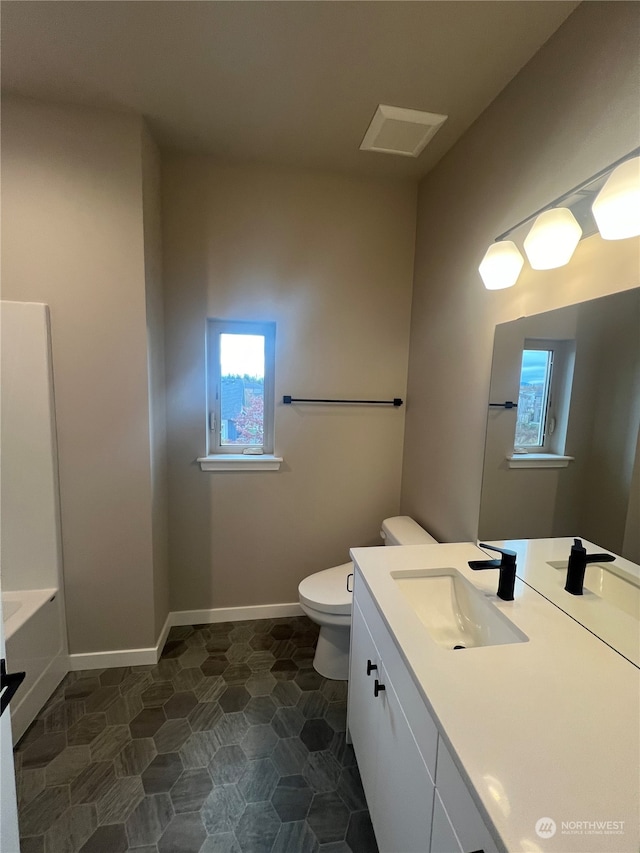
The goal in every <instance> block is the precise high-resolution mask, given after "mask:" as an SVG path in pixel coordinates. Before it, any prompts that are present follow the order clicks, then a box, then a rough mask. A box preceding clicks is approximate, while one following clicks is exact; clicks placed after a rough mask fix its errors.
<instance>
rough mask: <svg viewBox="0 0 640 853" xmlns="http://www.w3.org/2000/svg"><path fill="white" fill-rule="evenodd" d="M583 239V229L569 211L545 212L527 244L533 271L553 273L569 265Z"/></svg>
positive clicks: (526, 247)
mask: <svg viewBox="0 0 640 853" xmlns="http://www.w3.org/2000/svg"><path fill="white" fill-rule="evenodd" d="M581 237H582V228H581V227H580V226H579V225H578V222H577V221H576V218H575V216H574V215H573V213H571V211H570V210H569V208H568V207H554V208H551V210H545V212H544V213H541V214H540V216H539V217H538V218H537V219H536V221H535V222H534V224H533V228H532V229H531V231H529V233H528V235H527V238H526V240H525V241H524V250H525V252H526V255H527V258H528V259H529V263H530V264H531V267H532V269H534V270H552V269H555V268H556V267H563V266H564V265H565V264H568V263H569V261H570V260H571V256H572V255H573V253H574V252H575V250H576V246H577V245H578V243H579V242H580V238H581Z"/></svg>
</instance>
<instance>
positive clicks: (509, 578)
mask: <svg viewBox="0 0 640 853" xmlns="http://www.w3.org/2000/svg"><path fill="white" fill-rule="evenodd" d="M479 547H480V548H486V549H487V550H488V551H497V552H498V554H502V557H501V559H499V560H469V568H470V569H473V570H474V571H478V569H500V580H499V581H498V598H502V599H503V600H504V601H513V590H514V587H515V585H516V556H517V554H516V552H515V551H510V550H509V549H508V548H496V546H495V545H485V544H483V543H482V542H481V543H480V545H479Z"/></svg>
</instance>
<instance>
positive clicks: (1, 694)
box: [0, 658, 26, 715]
mask: <svg viewBox="0 0 640 853" xmlns="http://www.w3.org/2000/svg"><path fill="white" fill-rule="evenodd" d="M25 675H26V673H25V672H11V673H9V672H7V662H6V661H5V659H4V658H2V660H0V715H2V714H4V712H5V709H6V708H7V706H8V705H9V702H11V700H12V699H13V697H14V695H15V692H16V690H17V689H18V687H20V685H21V684H22V682H23V681H24V678H25Z"/></svg>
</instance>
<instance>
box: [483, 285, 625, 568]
mask: <svg viewBox="0 0 640 853" xmlns="http://www.w3.org/2000/svg"><path fill="white" fill-rule="evenodd" d="M639 330H640V288H635V289H632V290H627V291H623V292H621V293H616V294H613V295H610V296H604V297H601V298H599V299H593V300H590V301H588V302H582V303H579V304H576V305H570V306H568V307H565V308H559V309H556V310H553V311H548V312H545V313H542V314H537V315H533V316H530V317H522V318H520V319H518V320H514V321H511V322H508V323H502V324H500V325H498V326H497V327H496V332H495V339H494V350H493V363H492V372H491V388H490V400H489V402H490V403H492V404H500V403H504V402H506V401H513V402H514V403H516V404H518V405H517V407H514V408H504V407H502V408H500V407H498V406H495V405H494V406H492V407H490V408H489V415H488V420H487V435H486V443H485V455H484V471H483V480H482V494H481V503H480V520H479V537H480V539H482V540H487V539H489V540H492V539H524V538H528V539H537V538H546V537H557V536H582V537H584V538H585V539H588V540H590V541H592V542H594V543H596V544H598V545H599V546H601V547H602V548H604V549H608V550H611V551H614V552H615V553H617V554H620V555H621V556H623V557H626V558H627V559H629V560H633V561H634V562H640V543H639V540H640V534H639V531H638V528H639V527H640V521H639V513H640V435H639V427H640V334H639ZM525 351H526V352H527V353H528V355H525V356H524V357H523V352H525Z"/></svg>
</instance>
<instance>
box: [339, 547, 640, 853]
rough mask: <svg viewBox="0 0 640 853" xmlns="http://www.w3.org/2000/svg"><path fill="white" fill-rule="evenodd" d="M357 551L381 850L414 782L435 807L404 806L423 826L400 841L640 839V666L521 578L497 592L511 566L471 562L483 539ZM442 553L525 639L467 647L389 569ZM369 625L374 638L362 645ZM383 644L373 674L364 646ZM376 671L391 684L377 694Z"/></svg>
mask: <svg viewBox="0 0 640 853" xmlns="http://www.w3.org/2000/svg"><path fill="white" fill-rule="evenodd" d="M351 556H352V558H353V560H354V562H355V564H356V576H355V587H354V602H355V603H356V604H358V607H359V611H360V614H361V618H360V617H359V618H360V623H359V624H360V626H361V627H360V630H359V634H358V633H356V631H357V629H356V626H355V622H354V639H353V646H352V664H351V666H352V675H351V682H350V695H349V717H348V725H349V730H350V732H351V734H352V736H353V741H354V746H355V748H356V755H357V758H358V763H359V766H360V770H361V773H362V776H363V782H364V784H365V790H366V791H367V795H368V797H370V802H369V805H370V807H371V811H372V819H373V822H374V827H376V831H378V827H380V826H382V827H387V828H386V829H384V828H383V829H382V830H381V838H379V841H381V844H380V849H381V853H389V851H391V850H393V849H394V848H393V844H394V842H393V839H392V838H391V839H390V836H389V832H390V829H389V828H390V827H392V826H393V824H394V821H395V822H396V825H397V823H398V814H399V812H400V811H401V810H402V804H403V802H404V799H403V798H404V792H408V793H407V798H413V799H416V796H415V790H416V786H417V787H418V789H419V792H420V795H419V796H418V798H417V799H418V804H421V808H422V812H423V814H422V816H421V815H420V812H416V808H413V809H411V810H410V811H409V812H407V814H409V815H415V814H417V815H418V818H417V819H418V820H419V821H422V823H421V824H418V825H417V826H416V832H418V833H420V832H422V835H421V838H422V842H421V845H420V846H419V848H416V850H415V851H414V850H412V849H411V846H410V845H405V846H404V847H402V845H400V848H399V849H403V850H404V849H406V850H407V853H409V851H410V850H411V853H417V850H418V849H419V850H420V853H424V851H425V850H431V853H443V851H445V850H446V851H447V853H448V851H449V850H460V851H465V853H467V852H468V850H476V849H483V850H485V853H489V851H493V850H502V851H509V853H514V851H530V853H606V851H611V852H612V853H613V851H615V853H623V851H624V853H632V851H633V853H637V850H638V846H639V843H640V835H639V830H638V825H639V823H638V817H639V804H640V785H639V780H638V766H637V756H638V754H639V750H640V742H639V741H640V732H639V728H638V720H639V719H640V672H639V671H638V669H637V668H636V667H635V666H633V665H632V664H631V663H630V662H629V661H628V660H626V659H625V658H623V657H622V656H621V655H620V654H618V653H617V652H615V651H614V650H612V649H611V648H609V647H608V646H607V645H606V644H605V643H603V642H602V641H601V640H600V639H598V638H597V637H595V636H594V635H593V634H591V633H590V632H589V631H587V630H585V628H584V627H583V626H582V625H580V624H578V623H577V622H576V621H574V620H573V619H571V618H569V617H568V616H567V615H566V614H565V613H564V612H562V611H561V610H559V609H558V608H557V607H556V606H555V605H553V604H551V603H550V602H549V601H547V600H546V599H545V598H544V597H543V596H542V595H540V594H539V593H537V592H536V591H534V590H533V589H531V588H530V587H529V586H527V585H526V584H525V583H523V582H522V581H521V580H519V579H516V583H515V599H514V600H513V601H502V600H501V599H499V598H498V597H497V596H496V590H497V585H498V569H489V570H483V571H472V570H471V569H469V568H468V565H467V563H468V561H469V560H478V559H482V556H481V553H480V551H479V549H478V548H477V546H475V545H473V544H471V543H463V544H449V545H430V546H415V547H414V546H410V547H405V548H386V549H385V548H355V549H353V550H352V551H351ZM492 556H493V555H492ZM440 569H445V570H447V571H451V570H455V571H457V572H459V574H460V576H461V577H462V578H463V579H464V580H465V581H467V582H469V583H470V584H472V585H473V586H474V587H475V589H476V590H479V591H480V595H481V596H482V597H483V598H484V600H485V602H487V603H489V604H490V605H491V606H492V607H493V608H496V609H497V610H498V611H499V612H500V613H501V614H502V615H503V616H504V617H506V618H507V619H508V620H509V621H510V622H511V623H512V625H513V626H514V627H515V628H516V629H517V631H518V632H519V634H520V635H524V637H526V638H527V639H526V641H522V637H521V636H518V637H516V641H515V642H510V643H502V644H497V645H485V646H479V647H476V648H465V649H460V650H455V651H454V650H453V649H451V648H446V647H444V646H443V645H441V644H439V642H436V641H435V640H434V639H432V637H431V636H430V634H429V632H428V630H427V629H426V628H425V626H424V624H423V623H422V622H421V619H420V617H419V616H418V614H417V613H416V611H415V609H414V606H413V605H412V604H411V603H410V601H409V600H408V599H407V597H406V596H405V594H404V593H403V591H402V590H401V589H400V587H399V585H398V584H397V583H396V580H395V578H394V577H393V576H392V573H402V574H403V575H405V574H406V573H408V572H411V571H421V572H423V573H424V572H425V571H429V570H440ZM365 629H366V630H365ZM366 631H368V632H369V639H370V642H371V643H372V644H373V645H370V646H369V649H371V650H372V651H368V650H367V649H366V648H361V651H360V652H359V653H358V649H357V646H356V643H357V637H358V636H360V638H362V637H364V638H365V641H366V638H367V634H366ZM372 654H373V655H374V656H375V657H376V660H375V661H374V660H371V663H372V664H373V665H374V666H377V667H378V670H377V671H374V672H372V674H371V676H366V673H365V672H364V669H366V668H367V665H368V659H365V660H364V662H363V661H362V660H359V659H357V657H358V656H359V657H362V656H365V657H367V655H368V658H369V659H370V657H371V655H372ZM358 678H359V682H358ZM374 678H378V679H379V681H380V682H381V683H382V684H384V683H385V679H386V680H388V685H390V688H391V689H389V686H388V685H385V686H386V687H387V689H385V690H384V691H383V692H381V693H379V695H378V696H377V697H375V696H374V684H373V681H374ZM358 684H359V685H360V686H358ZM396 700H397V703H396ZM376 703H377V704H376ZM372 709H373V710H372ZM376 709H378V710H376ZM380 709H382V710H380ZM400 712H401V713H400ZM372 714H373V715H375V714H379V719H378V720H376V719H375V718H374V716H371V715H372ZM383 718H386V719H387V722H386V723H385V722H384V719H383ZM389 719H390V720H391V723H392V725H390V723H389ZM363 720H365V723H364V725H363ZM372 720H373V722H372ZM367 725H369V729H367ZM385 725H387V735H385V734H384V733H383V727H384V726H385ZM401 731H404V732H405V733H406V732H408V733H409V734H408V735H406V738H405V740H406V739H407V738H408V740H407V741H406V742H407V743H408V744H409V746H411V744H413V747H412V748H411V749H409V748H407V749H405V750H404V751H403V746H402V742H401V741H402V738H401V736H400V733H401ZM388 732H391V734H388ZM356 733H357V735H358V736H357V737H356ZM394 739H395V740H394ZM363 742H364V744H365V746H364V748H363ZM389 743H391V744H392V747H393V749H392V750H391V751H390V752H389ZM385 749H386V750H387V752H388V755H387V758H386V760H385ZM416 755H417V756H419V757H420V761H418V760H417V759H416ZM405 756H406V760H405V761H403V758H404V757H405ZM376 764H377V765H378V766H377V768H376V766H375V765H376ZM399 765H402V766H399ZM398 767H399V769H398ZM394 773H395V775H394ZM398 775H399V776H401V777H402V783H400V780H399V779H397V780H396V781H397V783H398V784H397V785H396V788H395V790H391V792H390V794H389V791H388V788H389V786H390V785H393V782H394V779H395V777H396V776H398ZM372 779H373V782H372ZM416 779H417V780H419V781H418V782H417V783H416V782H415V780H416ZM372 785H373V788H374V789H375V790H373V789H372ZM387 794H389V798H388V799H387V800H386V801H385V797H386V795H387ZM394 798H395V799H394ZM385 802H386V803H387V806H388V807H387V810H386V811H385ZM394 802H395V803H396V804H399V805H398V806H397V808H396V810H395V812H394V808H393V804H394ZM389 804H390V805H389ZM376 811H378V812H379V813H378V815H377V816H376ZM542 819H544V823H548V824H549V825H550V824H551V822H553V823H554V824H555V831H554V832H553V834H552V833H551V832H550V831H549V830H548V828H547V830H545V828H544V827H542V826H541V825H540V824H539V821H541V820H542ZM590 822H592V823H590ZM536 826H538V830H536ZM402 831H405V832H406V822H405V823H403V825H402ZM425 832H426V833H427V834H426V835H425V834H424V833H425ZM404 837H406V835H405V836H404ZM428 838H431V842H430V843H429V841H428V840H425V839H428ZM469 844H471V845H472V846H469ZM456 845H457V846H456Z"/></svg>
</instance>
